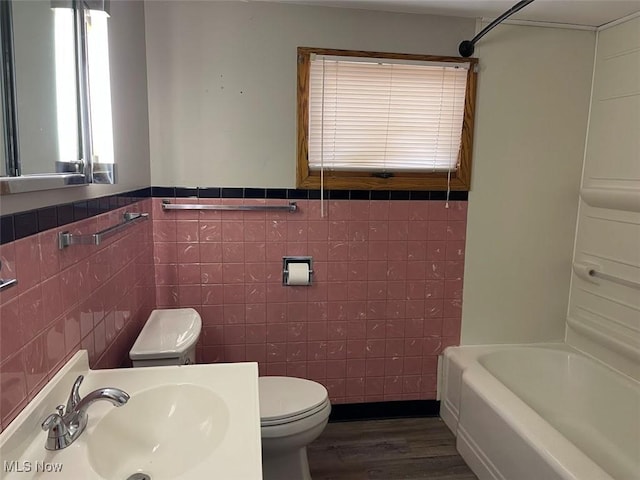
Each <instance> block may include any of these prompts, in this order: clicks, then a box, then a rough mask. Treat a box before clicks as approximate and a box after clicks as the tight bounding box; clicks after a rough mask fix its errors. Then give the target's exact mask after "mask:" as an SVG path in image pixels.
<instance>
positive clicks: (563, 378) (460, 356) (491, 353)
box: [440, 344, 640, 480]
mask: <svg viewBox="0 0 640 480" xmlns="http://www.w3.org/2000/svg"><path fill="white" fill-rule="evenodd" d="M442 373H443V376H442V390H441V392H442V395H441V410H440V413H441V416H442V418H443V419H444V420H445V422H446V423H447V425H448V426H449V428H450V429H451V430H452V431H453V432H454V434H456V436H457V442H456V445H457V448H458V451H459V452H460V454H461V455H462V457H463V458H464V459H465V461H466V462H467V463H468V464H469V466H470V467H471V468H472V470H473V471H474V472H475V473H476V475H477V476H478V477H479V478H480V480H485V479H503V480H529V479H530V480H555V479H565V480H566V479H574V480H604V479H606V480H611V479H615V480H639V479H640V384H639V383H638V382H637V381H635V380H632V379H631V378H629V377H626V376H623V375H621V374H619V373H617V372H615V371H614V370H611V369H610V368H608V367H606V366H605V365H603V364H600V363H599V362H596V361H594V360H592V359H590V358H587V357H585V356H584V355H582V354H580V353H579V352H577V351H576V350H573V349H571V348H570V347H568V346H566V345H563V344H559V345H537V346H493V347H486V346H481V347H480V346H478V347H451V348H448V349H447V350H446V351H445V353H444V361H443V371H442Z"/></svg>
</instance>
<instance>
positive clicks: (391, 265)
mask: <svg viewBox="0 0 640 480" xmlns="http://www.w3.org/2000/svg"><path fill="white" fill-rule="evenodd" d="M165 190H166V192H165ZM178 190H185V191H184V192H182V191H178ZM193 190H195V189H164V188H160V189H157V188H155V187H154V189H153V195H155V196H156V197H157V198H153V199H149V198H146V199H142V200H140V201H138V200H139V199H138V198H136V196H137V195H139V196H141V197H144V196H147V197H148V196H149V194H151V189H146V190H145V191H136V192H132V194H133V197H134V198H131V194H129V195H130V196H129V197H126V195H127V194H125V196H122V195H121V196H117V197H118V198H104V199H96V200H90V201H89V202H78V204H73V205H63V206H58V207H49V208H47V209H43V210H39V211H36V212H26V213H24V214H16V215H14V216H9V217H7V216H5V217H2V224H1V227H2V231H1V232H0V240H1V243H2V245H1V246H0V259H1V260H2V271H1V276H2V278H13V277H15V278H17V279H18V285H17V286H15V287H11V288H9V289H7V290H5V291H3V292H1V293H0V422H1V426H2V428H5V427H6V426H7V424H8V423H9V422H10V421H11V420H12V419H13V418H15V416H16V415H17V414H18V413H19V411H20V410H21V409H22V408H23V407H24V405H26V403H27V402H28V401H29V400H30V399H32V398H33V397H34V396H35V394H36V393H37V392H38V391H39V390H40V389H41V388H42V386H43V385H44V384H45V383H46V382H47V381H48V379H50V378H51V377H52V376H53V375H54V374H55V373H56V372H57V371H58V369H59V368H60V367H61V366H62V365H63V364H64V363H65V362H66V361H67V360H68V359H69V357H70V356H71V355H73V354H74V353H75V352H76V351H77V350H78V349H80V348H83V349H87V350H88V351H89V356H90V361H91V365H92V367H93V368H106V367H117V366H120V365H123V364H126V363H127V361H128V358H127V357H128V350H129V348H130V347H131V345H132V344H133V342H134V341H135V338H136V336H137V335H138V333H139V331H140V329H141V328H142V325H143V324H144V321H145V320H146V318H147V316H148V315H149V313H150V311H151V309H153V308H155V307H159V308H171V307H194V308H196V309H197V310H198V311H199V312H200V313H201V315H202V318H203V334H202V337H201V340H200V342H199V344H198V347H197V356H198V360H199V361H201V362H219V361H223V362H233V361H257V362H258V363H259V365H260V373H261V374H263V375H292V376H300V377H306V378H310V379H313V380H316V381H319V382H321V383H322V384H324V385H326V386H327V388H328V390H329V392H330V396H331V399H332V401H333V402H334V403H354V402H377V401H389V400H416V399H418V400H422V399H427V400H429V399H434V398H435V396H436V373H437V355H438V354H439V353H440V352H441V351H442V350H443V349H444V348H445V347H446V346H447V345H451V344H457V343H458V342H459V336H460V319H461V299H462V278H463V270H464V250H465V231H466V214H467V202H466V200H456V201H451V202H449V208H445V202H444V201H441V200H427V198H429V194H428V192H416V193H413V192H412V193H411V197H410V196H408V195H405V196H399V198H402V199H393V198H394V196H393V195H392V194H393V193H394V192H391V194H390V193H389V192H386V199H376V200H373V199H355V198H363V197H366V198H383V197H385V195H383V193H382V192H372V193H371V195H370V196H369V192H364V193H366V195H364V193H363V192H351V193H350V194H348V195H347V196H346V197H341V195H344V194H343V193H342V192H337V193H335V194H334V197H338V198H351V199H349V200H347V199H344V200H343V199H331V200H328V201H325V202H324V207H325V216H321V209H320V200H318V199H314V200H309V199H307V198H311V193H310V194H309V195H308V196H305V198H303V199H299V200H295V201H296V202H297V205H298V211H297V212H294V213H287V212H273V211H267V212H265V211H250V212H249V211H247V212H233V211H222V212H220V211H189V210H181V211H175V210H174V211H164V210H163V209H162V204H161V202H162V198H161V197H160V195H165V194H166V195H168V196H169V197H171V198H170V200H171V201H172V202H176V203H209V204H214V203H223V204H224V203H227V204H234V203H235V204H249V205H260V204H274V205H286V203H287V202H288V201H291V200H287V199H285V198H282V199H269V196H270V195H272V196H277V197H288V198H289V199H291V198H297V197H298V196H300V195H301V193H305V194H306V192H299V191H285V190H282V191H280V190H274V191H269V190H267V191H266V193H265V191H264V190H261V191H254V190H252V189H244V190H243V189H223V190H222V192H221V191H220V189H198V190H197V194H198V197H207V196H214V197H220V196H221V197H225V196H229V195H231V196H240V197H242V196H245V197H247V196H253V195H256V194H260V195H261V196H262V197H263V198H262V199H250V198H245V199H243V198H197V197H196V198H181V197H184V196H186V195H191V194H193ZM236 190H237V191H236ZM201 193H202V195H201ZM330 193H331V192H330ZM374 193H375V194H376V195H375V196H374ZM400 193H403V192H400ZM407 193H408V192H407ZM290 194H291V195H290ZM173 195H176V196H177V197H178V198H175V197H174V196H173ZM265 196H266V197H267V198H264V197H265ZM414 197H415V198H417V199H414V200H409V199H408V198H414ZM163 198H164V197H163ZM440 198H441V197H440ZM123 205H126V206H123ZM107 210H109V211H108V212H107ZM101 211H102V212H106V213H100V212H101ZM124 211H133V212H136V211H137V212H150V213H151V214H152V220H151V221H146V222H140V223H139V224H137V225H135V226H132V227H131V228H129V229H126V230H125V231H123V233H121V234H119V235H118V236H116V237H113V239H110V240H108V241H106V242H105V243H104V244H102V245H100V246H85V245H73V246H70V247H68V248H66V249H64V250H58V247H57V235H58V232H60V231H65V230H69V231H71V232H72V233H93V232H95V231H98V230H101V229H104V228H106V227H108V226H111V225H114V224H116V223H119V222H120V221H121V219H122V214H123V212H124ZM91 215H93V216H91ZM87 216H89V217H90V218H85V217H87ZM80 218H81V219H82V220H79V221H75V222H74V220H78V219H80ZM285 255H310V256H312V257H313V260H314V264H313V267H314V280H313V285H311V286H309V287H306V286H299V287H285V286H283V285H282V257H283V256H285Z"/></svg>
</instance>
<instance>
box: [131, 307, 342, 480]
mask: <svg viewBox="0 0 640 480" xmlns="http://www.w3.org/2000/svg"><path fill="white" fill-rule="evenodd" d="M201 329H202V319H201V318H200V315H199V314H198V312H197V311H196V310H194V309H193V308H176V309H158V310H154V311H153V312H151V315H150V316H149V319H148V320H147V322H146V324H145V326H144V327H143V328H142V331H141V332H140V335H138V338H137V339H136V341H135V343H134V345H133V347H132V348H131V350H130V351H129V358H130V359H131V361H132V363H133V366H134V367H151V366H161V365H187V364H190V363H195V346H196V343H197V341H198V338H199V336H200V331H201ZM258 394H259V397H260V432H261V437H262V472H263V480H285V479H286V480H311V475H310V473H309V463H308V462H307V445H309V444H310V443H311V442H313V441H314V440H315V439H316V438H318V436H319V435H320V434H321V433H322V431H323V430H324V428H325V427H326V425H327V422H328V420H329V414H330V413H331V402H330V401H329V395H328V393H327V389H326V388H324V387H323V386H322V385H320V384H319V383H317V382H313V381H311V380H306V379H303V378H295V377H275V376H274V377H259V378H258Z"/></svg>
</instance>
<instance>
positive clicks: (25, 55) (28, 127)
mask: <svg viewBox="0 0 640 480" xmlns="http://www.w3.org/2000/svg"><path fill="white" fill-rule="evenodd" d="M12 10H13V12H12V15H13V44H14V59H15V60H14V65H15V80H16V86H15V89H16V100H17V102H16V104H17V108H18V132H19V152H20V157H19V159H20V173H21V174H22V175H30V174H38V173H53V172H55V171H56V168H55V166H56V162H60V161H62V162H77V161H78V160H79V159H80V155H79V149H78V119H77V111H78V109H77V103H76V93H75V92H76V82H75V56H74V51H75V48H74V35H73V10H72V9H70V8H65V9H60V8H56V9H53V8H51V2H50V1H49V0H38V1H14V2H12ZM69 113H70V114H69Z"/></svg>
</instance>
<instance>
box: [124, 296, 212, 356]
mask: <svg viewBox="0 0 640 480" xmlns="http://www.w3.org/2000/svg"><path fill="white" fill-rule="evenodd" d="M201 330H202V319H201V318H200V314H199V313H198V312H196V311H195V310H194V309H193V308H175V309H171V310H154V311H153V312H151V315H149V318H148V319H147V323H145V324H144V327H142V331H141V332H140V335H138V338H137V339H136V342H135V343H134V344H133V347H131V350H129V358H130V359H131V362H132V363H133V366H134V367H157V366H160V365H188V364H189V363H195V362H196V343H197V342H198V338H199V337H200V331H201Z"/></svg>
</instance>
